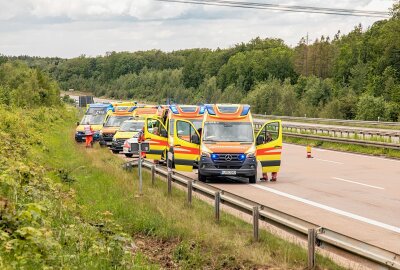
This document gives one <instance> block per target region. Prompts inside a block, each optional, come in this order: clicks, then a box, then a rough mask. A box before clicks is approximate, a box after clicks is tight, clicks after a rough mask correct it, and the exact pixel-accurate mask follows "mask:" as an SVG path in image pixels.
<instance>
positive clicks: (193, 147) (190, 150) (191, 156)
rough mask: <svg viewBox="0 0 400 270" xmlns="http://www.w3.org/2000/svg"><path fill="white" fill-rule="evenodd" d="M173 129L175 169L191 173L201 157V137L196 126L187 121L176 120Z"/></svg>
mask: <svg viewBox="0 0 400 270" xmlns="http://www.w3.org/2000/svg"><path fill="white" fill-rule="evenodd" d="M173 127H174V141H173V142H174V144H173V148H174V161H175V169H176V170H178V171H186V172H191V171H193V164H194V162H195V161H197V160H198V158H199V156H200V135H199V133H198V132H197V130H196V128H195V127H194V125H193V124H192V123H191V122H189V121H186V120H175V122H174V126H173Z"/></svg>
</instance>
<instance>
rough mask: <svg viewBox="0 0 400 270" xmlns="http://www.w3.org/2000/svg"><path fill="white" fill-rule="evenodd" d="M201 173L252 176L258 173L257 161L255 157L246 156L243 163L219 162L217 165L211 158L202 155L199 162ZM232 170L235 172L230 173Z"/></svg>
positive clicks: (207, 174) (205, 174)
mask: <svg viewBox="0 0 400 270" xmlns="http://www.w3.org/2000/svg"><path fill="white" fill-rule="evenodd" d="M198 170H199V173H200V174H202V175H204V176H242V177H251V176H255V175H256V174H257V161H256V159H255V158H246V160H244V161H243V162H242V163H241V164H238V163H237V162H235V163H232V162H229V161H227V162H224V163H221V162H219V163H218V165H216V164H215V163H214V162H213V161H212V160H211V158H209V157H201V158H200V161H199V164H198ZM231 172H234V173H232V174H230V173H231Z"/></svg>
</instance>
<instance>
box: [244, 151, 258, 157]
mask: <svg viewBox="0 0 400 270" xmlns="http://www.w3.org/2000/svg"><path fill="white" fill-rule="evenodd" d="M246 157H247V158H255V157H256V154H255V153H254V152H251V153H247V155H246Z"/></svg>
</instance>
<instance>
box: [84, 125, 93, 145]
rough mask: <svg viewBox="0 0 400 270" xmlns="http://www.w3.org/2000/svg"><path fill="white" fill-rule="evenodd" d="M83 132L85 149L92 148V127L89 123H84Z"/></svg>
mask: <svg viewBox="0 0 400 270" xmlns="http://www.w3.org/2000/svg"><path fill="white" fill-rule="evenodd" d="M84 131H85V139H86V148H88V147H92V142H93V133H94V131H93V129H92V126H91V125H89V122H87V123H86V125H85V127H84Z"/></svg>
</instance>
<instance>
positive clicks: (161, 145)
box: [144, 118, 168, 160]
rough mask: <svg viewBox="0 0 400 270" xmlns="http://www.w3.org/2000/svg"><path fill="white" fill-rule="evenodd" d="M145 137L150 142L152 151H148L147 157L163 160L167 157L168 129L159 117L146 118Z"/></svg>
mask: <svg viewBox="0 0 400 270" xmlns="http://www.w3.org/2000/svg"><path fill="white" fill-rule="evenodd" d="M144 138H145V140H146V141H148V142H149V144H150V151H149V152H148V153H146V158H148V159H154V160H161V159H162V157H164V158H165V155H164V153H166V150H167V145H168V133H167V129H166V128H165V126H164V125H163V123H161V121H160V120H159V119H157V118H146V122H145V125H144Z"/></svg>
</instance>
